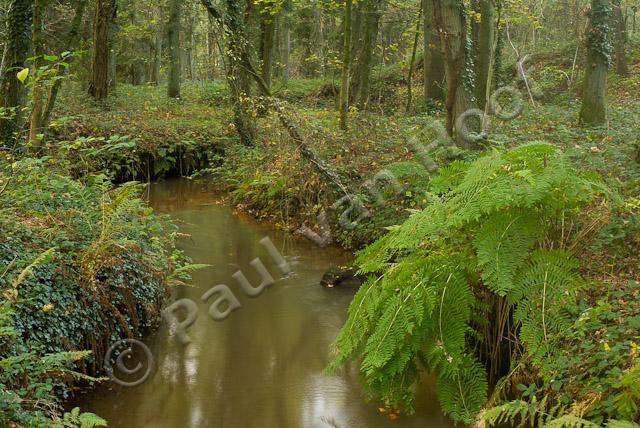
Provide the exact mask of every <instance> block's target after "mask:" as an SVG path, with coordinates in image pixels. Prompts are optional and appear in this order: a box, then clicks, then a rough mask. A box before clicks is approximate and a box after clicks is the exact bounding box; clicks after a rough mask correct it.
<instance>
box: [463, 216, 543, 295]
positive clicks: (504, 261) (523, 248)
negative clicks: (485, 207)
mask: <svg viewBox="0 0 640 428" xmlns="http://www.w3.org/2000/svg"><path fill="white" fill-rule="evenodd" d="M535 216H536V214H535V213H534V212H532V211H528V212H524V213H511V212H510V211H507V212H504V213H500V214H497V215H495V216H492V217H491V218H489V219H487V221H486V222H485V223H484V224H483V225H482V227H481V228H480V230H479V231H478V234H477V235H476V239H475V242H474V245H475V247H476V251H477V254H478V262H479V264H480V266H481V267H482V270H483V272H482V278H483V280H484V283H485V285H486V286H487V287H488V288H489V290H491V291H492V292H494V293H496V294H498V295H499V296H502V297H504V296H505V295H506V294H507V293H508V292H509V291H511V290H512V289H513V287H514V277H515V275H516V272H517V271H518V269H520V267H521V265H522V263H523V262H524V261H525V259H526V258H527V255H528V254H529V250H530V248H531V247H532V246H533V244H534V242H535V240H536V237H537V236H539V234H540V232H541V231H540V230H539V226H538V224H537V222H536V217H535Z"/></svg>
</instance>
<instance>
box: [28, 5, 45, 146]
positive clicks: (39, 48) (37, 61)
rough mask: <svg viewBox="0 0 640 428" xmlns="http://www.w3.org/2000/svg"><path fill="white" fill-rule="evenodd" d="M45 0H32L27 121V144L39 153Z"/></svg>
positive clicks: (42, 101) (42, 91) (42, 94)
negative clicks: (29, 117) (30, 66)
mask: <svg viewBox="0 0 640 428" xmlns="http://www.w3.org/2000/svg"><path fill="white" fill-rule="evenodd" d="M46 4H47V0H34V2H33V31H32V36H31V45H32V47H33V57H34V59H33V74H32V76H33V79H32V87H31V104H32V109H31V119H30V121H29V145H30V146H31V150H32V151H33V152H34V153H39V152H40V149H41V143H42V141H41V140H40V138H39V137H38V136H39V135H40V133H41V131H42V111H43V109H44V105H43V104H44V99H43V97H44V88H43V87H42V85H43V81H42V79H41V76H38V74H37V73H38V70H39V69H40V68H41V67H42V66H43V64H44V60H43V57H42V56H43V55H44V46H43V37H42V32H43V26H44V13H45V9H46Z"/></svg>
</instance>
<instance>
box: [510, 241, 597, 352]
mask: <svg viewBox="0 0 640 428" xmlns="http://www.w3.org/2000/svg"><path fill="white" fill-rule="evenodd" d="M578 267H579V263H578V262H577V261H576V260H575V259H574V258H573V257H572V256H571V254H569V253H568V252H566V251H563V250H537V251H534V252H533V253H532V254H531V257H530V258H529V261H528V262H527V263H526V264H525V266H524V267H523V269H521V270H520V271H519V272H518V278H517V280H516V284H515V288H514V290H513V291H512V292H511V293H510V294H509V296H508V299H509V302H510V303H512V304H515V305H517V307H516V311H515V313H514V318H515V319H516V321H518V322H520V323H521V324H522V326H521V329H520V338H521V339H522V341H523V342H524V343H525V344H526V346H527V348H528V350H529V353H530V354H532V355H536V356H542V355H545V354H546V353H548V352H549V350H550V347H551V345H552V344H551V343H550V341H551V339H552V337H554V336H555V333H558V332H562V331H565V330H566V329H568V328H570V327H571V325H572V323H573V320H572V318H571V316H570V315H569V314H568V312H567V308H568V307H570V306H571V305H572V304H574V303H575V298H576V294H577V292H578V291H579V290H580V289H581V287H582V286H583V284H584V282H583V281H582V279H581V278H580V275H579V274H578V272H577V269H578Z"/></svg>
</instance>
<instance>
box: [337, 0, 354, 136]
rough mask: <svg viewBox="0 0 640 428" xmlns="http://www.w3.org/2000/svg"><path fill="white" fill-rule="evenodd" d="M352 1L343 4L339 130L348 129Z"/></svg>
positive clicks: (347, 0)
mask: <svg viewBox="0 0 640 428" xmlns="http://www.w3.org/2000/svg"><path fill="white" fill-rule="evenodd" d="M352 3H353V2H352V0H345V2H344V46H343V51H342V84H341V85H340V129H342V130H345V131H346V130H347V129H348V127H349V74H350V70H351V12H352Z"/></svg>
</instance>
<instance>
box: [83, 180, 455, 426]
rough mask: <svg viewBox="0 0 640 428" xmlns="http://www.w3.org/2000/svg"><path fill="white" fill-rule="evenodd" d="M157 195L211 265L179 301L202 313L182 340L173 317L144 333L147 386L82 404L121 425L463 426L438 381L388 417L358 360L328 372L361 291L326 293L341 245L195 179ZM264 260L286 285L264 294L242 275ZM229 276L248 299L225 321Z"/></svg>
mask: <svg viewBox="0 0 640 428" xmlns="http://www.w3.org/2000/svg"><path fill="white" fill-rule="evenodd" d="M150 200H151V204H152V205H153V206H154V208H155V209H156V211H158V212H161V213H166V214H169V215H171V216H172V217H173V218H174V219H175V220H177V221H178V222H179V224H180V227H181V231H182V232H184V233H186V234H189V235H191V236H190V237H189V238H187V237H185V238H182V239H181V241H180V246H181V248H182V249H184V250H185V252H186V253H187V254H188V255H189V256H191V257H192V258H193V259H194V261H195V262H196V263H206V264H210V265H211V267H209V268H206V269H203V270H201V271H198V272H196V273H195V274H194V281H193V284H194V286H193V287H180V288H177V289H176V290H175V291H174V296H173V297H174V298H175V299H180V298H189V299H192V300H193V301H195V302H197V303H198V314H199V315H198V318H197V320H196V321H195V323H194V324H193V325H192V326H191V328H190V329H189V330H188V334H189V336H190V338H191V343H190V344H189V345H187V346H184V345H183V344H182V343H181V342H180V341H179V340H177V338H176V336H175V335H172V334H171V332H170V331H169V330H170V329H169V328H168V327H167V325H166V324H165V323H163V324H162V325H161V327H160V330H159V331H158V332H157V333H156V334H155V335H153V336H152V337H149V338H146V339H145V343H146V344H147V345H148V346H149V349H150V350H151V353H152V355H153V359H154V362H155V364H154V366H155V370H154V371H153V372H152V374H151V375H150V376H149V378H148V379H147V380H146V381H145V382H144V383H142V384H140V385H138V386H135V387H124V386H120V385H117V384H115V383H113V382H108V383H107V384H104V385H102V386H100V387H99V388H97V389H96V390H93V391H90V392H87V393H85V394H80V395H79V396H78V397H76V399H75V400H74V401H75V402H76V403H75V404H76V405H79V406H81V407H82V409H83V411H90V412H94V413H97V414H99V415H100V416H102V417H104V418H105V419H107V420H108V421H109V426H110V427H112V428H138V427H153V428H155V427H158V428H191V427H193V428H195V427H198V428H208V427H211V428H214V427H215V428H253V427H256V428H258V427H259V428H307V427H309V428H331V427H339V428H365V427H366V428H383V427H396V428H414V427H416V428H417V427H421V428H425V427H428V428H439V427H452V426H453V425H452V424H451V423H450V422H449V421H448V420H447V419H446V418H445V417H444V416H443V415H442V414H441V412H440V410H439V407H438V403H437V399H436V397H435V392H434V391H433V388H424V389H427V390H426V391H423V392H422V393H421V394H420V396H419V398H418V402H417V404H418V409H419V411H418V413H417V414H416V415H414V416H411V417H401V418H400V419H399V420H396V421H390V420H389V419H388V418H385V417H384V416H382V415H381V414H380V413H379V411H378V409H377V406H375V405H374V404H367V403H366V402H365V401H364V400H363V399H362V398H361V397H362V396H361V389H360V387H359V385H358V375H357V370H356V368H355V367H352V368H351V369H347V370H345V371H344V373H342V374H341V375H339V376H327V375H325V374H323V369H324V367H325V366H326V364H327V363H328V361H329V355H328V354H329V349H330V344H331V343H332V341H333V340H334V338H335V336H336V335H337V332H338V330H339V329H340V327H341V325H342V324H343V323H344V321H345V318H346V312H347V307H348V305H349V302H350V300H351V298H352V296H353V294H354V292H355V290H354V289H331V290H329V289H324V288H323V287H321V286H320V285H319V281H320V278H321V277H322V275H323V273H324V272H325V271H326V270H327V269H328V268H330V267H331V266H335V265H338V264H341V263H344V262H346V261H347V260H348V255H347V254H345V253H344V252H341V251H339V250H336V249H320V248H318V247H316V246H314V245H313V244H311V243H307V242H306V241H301V240H298V239H292V238H291V237H289V236H287V235H286V234H284V233H282V232H278V231H276V230H274V229H273V228H270V227H269V226H265V225H261V224H257V223H256V222H255V221H252V220H250V219H248V218H246V217H242V216H238V215H237V214H235V213H233V212H232V211H231V210H230V209H229V208H226V207H224V206H221V205H219V204H217V203H216V197H215V196H214V195H212V194H211V193H210V192H207V191H205V190H204V189H202V188H201V187H200V186H197V185H195V184H193V183H192V182H190V181H188V180H175V181H167V182H163V183H159V184H155V185H153V186H152V187H151V189H150ZM267 236H268V237H269V238H270V239H271V240H272V241H273V243H274V244H275V246H276V247H277V249H278V251H279V252H280V253H281V254H283V255H285V257H286V259H287V261H288V262H289V264H290V265H291V267H292V269H293V270H294V273H293V275H291V276H289V277H286V278H283V277H282V275H281V274H280V272H279V271H278V269H277V268H276V264H275V263H274V261H273V258H272V257H270V255H269V253H268V252H267V251H266V250H265V247H264V246H263V245H261V244H260V241H261V240H262V239H263V238H264V237H267ZM256 257H259V258H260V259H261V260H263V261H264V264H265V266H266V267H267V269H269V271H270V272H271V273H272V276H273V277H274V279H276V282H275V284H274V285H272V286H271V287H270V288H268V289H267V290H266V291H265V292H264V293H263V294H262V295H260V296H259V297H256V298H249V297H247V296H246V295H245V294H244V293H243V292H242V290H241V289H240V288H239V287H238V284H237V282H236V281H235V280H234V279H233V278H232V275H233V274H234V273H236V272H237V271H238V270H242V271H243V272H244V273H245V275H246V277H247V279H249V281H250V282H251V283H252V284H253V285H257V284H258V283H259V275H258V274H257V273H256V271H255V269H254V268H253V267H252V266H251V265H250V262H251V261H252V260H254V259H255V258H256ZM218 284H227V285H228V286H229V288H230V289H231V290H232V291H233V293H234V295H235V296H236V297H237V298H238V300H239V301H240V303H241V305H242V307H241V308H240V309H238V310H236V311H235V312H233V313H232V314H231V316H230V317H229V318H228V319H226V320H225V321H222V322H216V321H214V320H213V319H212V318H211V317H210V316H209V315H208V313H207V311H208V308H209V306H210V304H205V303H203V302H202V300H201V296H202V294H203V293H204V292H206V291H207V290H208V289H210V288H211V287H213V286H215V285H218Z"/></svg>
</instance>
